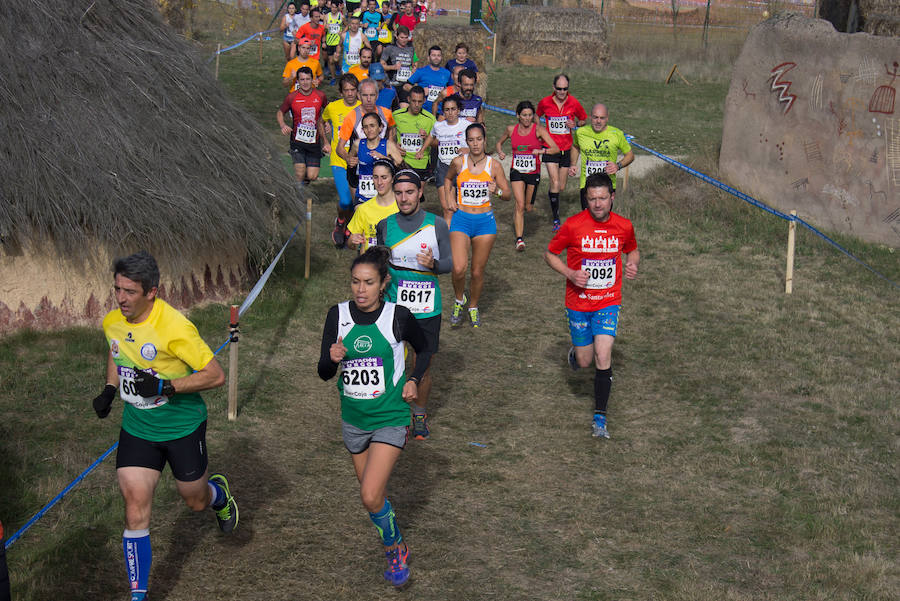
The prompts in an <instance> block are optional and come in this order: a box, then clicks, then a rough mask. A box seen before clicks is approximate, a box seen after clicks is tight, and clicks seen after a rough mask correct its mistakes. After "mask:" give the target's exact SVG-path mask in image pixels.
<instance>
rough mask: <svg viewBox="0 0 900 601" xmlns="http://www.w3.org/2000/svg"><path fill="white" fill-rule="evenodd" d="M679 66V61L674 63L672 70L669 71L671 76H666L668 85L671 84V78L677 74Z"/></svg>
mask: <svg viewBox="0 0 900 601" xmlns="http://www.w3.org/2000/svg"><path fill="white" fill-rule="evenodd" d="M677 68H678V63H675V64H674V65H672V70H671V71H669V76H668V77H666V85H669V80H670V79H672V76H673V75H675V69H677Z"/></svg>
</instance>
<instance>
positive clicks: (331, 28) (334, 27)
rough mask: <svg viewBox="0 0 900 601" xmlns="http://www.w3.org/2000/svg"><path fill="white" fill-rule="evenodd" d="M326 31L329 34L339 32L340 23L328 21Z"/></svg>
mask: <svg viewBox="0 0 900 601" xmlns="http://www.w3.org/2000/svg"><path fill="white" fill-rule="evenodd" d="M328 33H329V34H331V35H337V34H339V33H341V24H340V23H329V24H328Z"/></svg>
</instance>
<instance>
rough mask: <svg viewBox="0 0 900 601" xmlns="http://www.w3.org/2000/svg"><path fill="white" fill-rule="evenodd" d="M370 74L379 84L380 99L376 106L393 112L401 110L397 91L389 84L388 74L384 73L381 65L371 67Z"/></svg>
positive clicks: (377, 100)
mask: <svg viewBox="0 0 900 601" xmlns="http://www.w3.org/2000/svg"><path fill="white" fill-rule="evenodd" d="M369 73H370V75H369V77H371V78H372V79H373V80H375V82H376V83H378V98H377V99H376V100H375V104H377V105H378V106H381V107H384V108H386V109H390V110H392V111H393V110H395V109H398V108H400V100H399V99H398V98H397V90H395V89H394V87H393V86H391V85H390V84H389V83H388V79H387V73H385V72H384V67H382V66H381V63H375V64H374V65H372V66H371V67H369Z"/></svg>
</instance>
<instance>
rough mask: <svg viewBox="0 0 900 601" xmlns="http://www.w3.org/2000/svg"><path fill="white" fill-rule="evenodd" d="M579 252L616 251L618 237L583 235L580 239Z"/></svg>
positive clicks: (617, 248)
mask: <svg viewBox="0 0 900 601" xmlns="http://www.w3.org/2000/svg"><path fill="white" fill-rule="evenodd" d="M581 252H585V253H617V252H619V239H618V238H617V237H615V236H595V237H591V236H584V237H583V238H582V239H581Z"/></svg>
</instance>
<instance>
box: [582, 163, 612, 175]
mask: <svg viewBox="0 0 900 601" xmlns="http://www.w3.org/2000/svg"><path fill="white" fill-rule="evenodd" d="M607 162H608V161H588V162H587V163H586V164H585V166H584V174H585V175H593V174H595V173H606V163H607Z"/></svg>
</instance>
